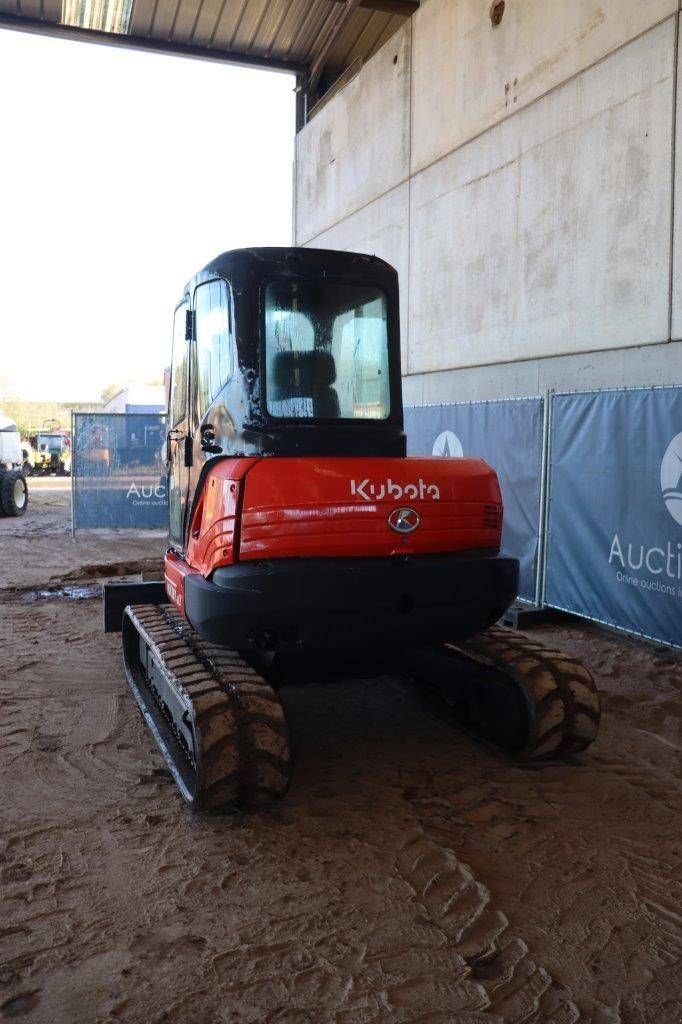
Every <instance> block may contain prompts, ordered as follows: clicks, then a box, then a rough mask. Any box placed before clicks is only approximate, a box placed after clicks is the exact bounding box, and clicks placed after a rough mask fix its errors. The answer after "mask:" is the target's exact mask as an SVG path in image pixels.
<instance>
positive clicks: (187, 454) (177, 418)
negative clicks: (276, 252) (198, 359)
mask: <svg viewBox="0 0 682 1024" xmlns="http://www.w3.org/2000/svg"><path fill="white" fill-rule="evenodd" d="M190 336H191V314H190V308H189V300H187V299H185V300H184V301H183V302H182V303H181V304H180V305H179V306H178V308H177V309H176V310H175V317H174V319H173V355H172V360H171V380H170V393H169V399H168V423H167V428H168V436H167V440H166V460H167V461H166V465H167V470H168V533H169V538H170V544H171V547H172V548H174V549H175V550H176V551H177V552H179V553H180V554H184V550H185V520H186V518H187V500H188V492H189V470H190V466H191V464H192V435H191V427H190V414H189V394H190V390H189V389H190V380H189V377H190V359H189V346H190Z"/></svg>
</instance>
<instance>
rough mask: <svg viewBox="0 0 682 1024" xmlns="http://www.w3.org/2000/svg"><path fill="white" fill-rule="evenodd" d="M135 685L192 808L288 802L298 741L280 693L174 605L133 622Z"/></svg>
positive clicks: (126, 629)
mask: <svg viewBox="0 0 682 1024" xmlns="http://www.w3.org/2000/svg"><path fill="white" fill-rule="evenodd" d="M122 638H123V658H124V663H125V671H126V676H127V679H128V684H129V686H130V689H131V690H132V692H133V695H134V697H135V699H136V701H137V703H138V704H139V706H140V710H141V711H142V714H143V716H144V718H145V720H146V722H147V724H148V726H149V728H150V731H151V733H152V735H153V736H154V739H155V740H156V743H157V745H158V747H159V749H160V751H161V753H162V754H163V756H164V758H165V760H166V763H167V764H168V767H169V768H170V770H171V772H172V774H173V777H174V779H175V781H176V783H177V785H178V788H179V789H180V792H181V794H182V796H183V797H184V799H185V800H186V801H187V803H188V804H189V805H190V806H191V807H192V808H195V809H197V810H204V811H219V810H228V809H231V808H236V807H246V806H253V805H254V804H261V803H267V802H270V801H272V800H274V799H276V798H278V797H281V796H283V794H284V793H285V792H286V790H287V788H288V785H289V774H290V755H289V734H288V729H287V724H286V719H285V717H284V710H283V708H282V705H281V703H280V701H279V698H278V696H277V694H276V693H275V691H274V690H273V689H272V687H271V686H269V685H268V684H267V683H266V682H265V680H264V679H263V678H262V677H261V676H260V675H259V674H258V673H257V672H256V671H255V670H254V669H253V668H251V667H250V666H249V665H247V663H246V662H245V661H244V660H243V658H241V657H240V656H239V655H238V654H236V653H235V652H234V651H231V650H229V649H227V648H224V647H218V646H216V645H215V644H211V643H207V642H206V641H204V640H203V639H202V638H201V637H200V636H199V635H198V634H197V633H196V632H195V631H194V630H193V629H192V628H191V626H189V624H188V623H187V622H186V621H185V620H184V619H183V618H182V617H181V616H180V615H179V614H178V612H177V611H176V610H175V609H174V608H172V606H170V605H133V606H128V607H127V608H126V609H125V612H124V615H123V627H122Z"/></svg>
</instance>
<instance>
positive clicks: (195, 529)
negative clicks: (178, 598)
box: [187, 458, 272, 576]
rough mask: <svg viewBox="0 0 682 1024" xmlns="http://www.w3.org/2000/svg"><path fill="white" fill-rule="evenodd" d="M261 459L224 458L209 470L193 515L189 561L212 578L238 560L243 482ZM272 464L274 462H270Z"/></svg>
mask: <svg viewBox="0 0 682 1024" xmlns="http://www.w3.org/2000/svg"><path fill="white" fill-rule="evenodd" d="M260 461H262V460H261V459H258V458H250V459H221V461H220V462H216V464H215V465H214V466H211V468H210V469H209V471H208V473H207V475H206V478H205V480H204V484H203V487H202V490H201V493H200V495H199V499H198V501H197V504H196V506H195V509H194V513H193V515H192V522H191V524H190V531H189V540H188V543H187V561H188V563H189V565H191V566H193V567H194V568H195V569H198V570H199V572H200V573H201V574H202V575H203V576H208V575H209V573H211V572H213V570H214V569H217V568H218V567H219V566H221V565H232V563H233V562H235V561H237V555H236V552H235V538H237V539H238V537H239V521H238V512H239V505H240V501H241V493H242V483H243V480H244V477H245V475H246V473H247V472H248V471H249V469H251V468H252V467H253V466H255V464H256V463H257V462H260ZM269 461H272V460H269Z"/></svg>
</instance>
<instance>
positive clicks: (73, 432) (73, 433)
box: [71, 409, 76, 540]
mask: <svg viewBox="0 0 682 1024" xmlns="http://www.w3.org/2000/svg"><path fill="white" fill-rule="evenodd" d="M75 422H76V414H75V412H74V411H73V409H72V410H71V539H72V540H73V538H74V537H75V536H76V518H75V511H74V509H75V506H76V500H75V499H76V427H75Z"/></svg>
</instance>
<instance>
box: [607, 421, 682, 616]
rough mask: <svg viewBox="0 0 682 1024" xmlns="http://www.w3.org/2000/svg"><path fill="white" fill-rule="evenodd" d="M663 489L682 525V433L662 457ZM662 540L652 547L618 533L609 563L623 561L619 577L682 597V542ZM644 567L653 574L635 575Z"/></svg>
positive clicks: (637, 584)
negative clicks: (632, 542) (626, 539)
mask: <svg viewBox="0 0 682 1024" xmlns="http://www.w3.org/2000/svg"><path fill="white" fill-rule="evenodd" d="M661 491H662V492H663V500H664V501H665V504H666V508H667V509H668V512H669V513H670V515H671V516H672V517H673V519H674V520H675V522H676V523H678V524H680V525H681V526H682V433H679V434H677V435H676V436H675V437H674V438H673V439H672V441H671V442H670V444H669V445H668V447H667V448H666V450H665V454H664V456H663V459H662V461H661ZM662 543H663V542H662V541H661V544H660V545H652V546H651V547H648V546H647V545H646V544H629V543H626V542H625V541H621V538H620V537H619V536H618V534H617V533H615V534H614V535H613V540H612V541H611V551H610V552H609V565H613V564H616V565H620V567H621V568H620V569H619V570H618V571H617V573H616V579H617V581H618V582H619V583H628V584H630V586H634V587H641V588H642V589H644V590H655V591H657V592H658V593H662V594H668V595H669V596H670V597H682V586H680V583H681V582H682V542H680V541H671V540H669V539H668V540H666V542H665V547H663V546H661V545H662ZM621 570H625V571H621ZM628 570H630V571H628ZM640 570H643V571H644V572H645V573H646V574H647V576H649V577H650V578H649V579H647V578H646V577H639V576H633V575H631V572H639V571H640ZM652 577H653V578H652Z"/></svg>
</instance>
